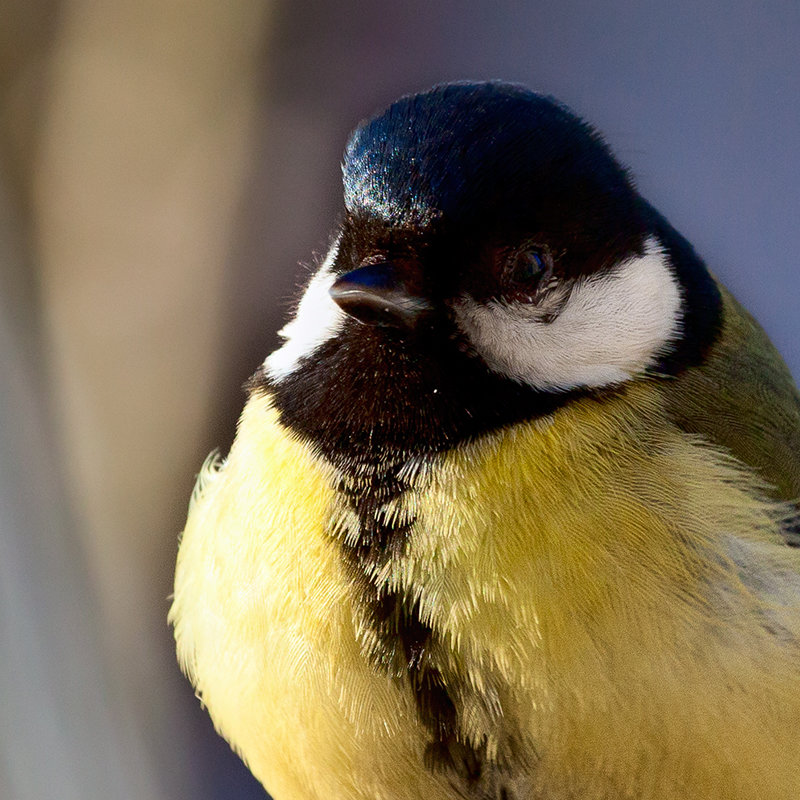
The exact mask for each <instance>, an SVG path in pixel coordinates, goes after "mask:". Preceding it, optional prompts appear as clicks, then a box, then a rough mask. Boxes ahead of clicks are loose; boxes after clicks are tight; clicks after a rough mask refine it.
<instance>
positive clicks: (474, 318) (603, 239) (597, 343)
mask: <svg viewBox="0 0 800 800" xmlns="http://www.w3.org/2000/svg"><path fill="white" fill-rule="evenodd" d="M343 186H344V207H345V214H344V217H343V219H342V222H341V224H340V226H339V229H338V231H337V232H336V235H335V237H334V243H333V245H332V247H331V249H330V252H329V253H328V255H327V257H326V259H325V260H324V262H323V263H322V265H321V267H320V268H319V270H318V271H317V273H316V274H315V276H314V277H313V279H312V280H311V283H310V284H309V286H308V288H307V290H306V292H305V294H304V295H303V297H302V299H301V301H300V303H299V306H298V309H297V313H296V316H295V318H294V319H293V320H292V321H291V322H290V323H289V324H288V325H287V326H286V327H285V328H284V330H283V331H282V334H283V336H284V338H285V340H286V341H285V343H284V345H283V346H282V347H281V348H280V349H279V350H277V351H276V352H275V353H273V354H272V355H271V356H269V358H267V360H266V362H265V365H264V367H263V369H262V371H261V372H260V373H258V374H257V376H256V379H255V381H254V386H255V387H256V388H264V389H266V390H268V391H270V392H271V393H272V394H273V396H274V402H275V403H276V405H277V407H278V409H279V411H280V413H281V416H282V420H283V421H284V423H285V424H287V425H289V426H290V427H292V428H293V429H294V430H295V431H297V432H298V433H299V434H300V435H303V436H306V437H308V438H309V439H310V440H311V441H312V442H313V443H314V444H315V445H316V446H317V447H318V448H319V450H320V451H321V452H323V453H325V454H326V455H336V454H341V453H348V454H350V455H354V456H356V457H361V458H370V457H371V455H372V456H375V455H376V454H382V455H381V457H385V454H386V453H388V452H392V453H399V454H401V456H403V455H407V454H409V453H414V452H419V451H420V450H423V451H424V450H429V451H438V450H442V449H446V448H447V447H450V446H453V445H454V444H456V443H458V442H459V441H462V440H464V439H468V438H471V437H475V436H479V435H480V434H482V433H484V432H486V431H488V430H492V429H496V428H498V427H502V426H504V425H508V424H512V423H514V422H518V421H520V420H524V419H532V418H537V417H541V416H543V415H546V414H550V413H552V412H554V411H555V410H556V409H558V408H559V407H560V406H561V405H563V404H564V403H567V402H572V401H574V400H575V399H576V398H578V397H585V396H587V395H593V396H599V395H602V393H603V392H609V391H614V390H615V389H616V388H618V387H620V386H622V385H623V384H625V383H626V382H628V381H632V380H643V379H652V378H653V377H654V376H661V375H666V374H670V373H674V372H675V371H678V370H680V369H683V368H685V367H686V366H687V365H691V364H692V363H694V362H696V361H697V360H698V359H700V358H701V357H702V353H703V352H704V349H705V348H707V347H708V345H709V344H710V340H711V339H712V338H713V335H714V331H715V329H716V325H717V321H716V315H717V313H718V306H719V294H718V290H717V288H716V284H715V283H714V281H713V279H712V278H711V277H710V276H709V275H708V273H707V272H706V270H705V267H704V266H703V264H702V262H701V261H700V260H699V258H697V256H696V255H695V254H694V252H693V251H692V249H691V247H690V246H689V245H688V243H686V241H685V240H683V239H682V237H680V235H679V234H678V233H677V232H676V231H674V229H672V228H671V227H670V226H669V224H668V223H667V222H666V221H665V220H664V219H663V218H662V217H661V216H660V215H659V214H658V213H657V212H656V211H655V210H654V209H653V208H652V207H651V206H649V204H647V203H646V202H645V201H644V200H643V199H642V198H641V197H640V195H639V194H638V192H637V191H636V189H635V187H634V185H633V183H632V181H631V179H630V177H629V175H628V173H627V171H626V170H625V169H624V168H623V167H622V166H621V165H620V164H619V163H618V162H617V161H616V159H615V158H614V156H613V155H612V153H611V151H610V149H609V148H608V146H607V145H606V144H605V142H604V141H603V139H602V138H601V136H600V135H599V134H598V133H597V132H596V131H595V130H594V129H593V128H592V127H590V126H589V125H588V124H586V123H585V122H583V121H582V120H581V119H580V118H579V117H577V116H576V115H575V114H573V113H572V112H571V111H570V110H569V109H567V108H566V107H565V106H563V105H562V104H561V103H559V102H558V101H556V100H554V99H553V98H550V97H546V96H542V95H539V94H536V93H534V92H531V91H529V90H527V89H524V88H521V87H519V86H515V85H509V84H503V83H497V82H489V83H456V84H447V85H443V86H439V87H435V88H434V89H432V90H430V91H428V92H425V93H422V94H416V95H410V96H408V97H404V98H401V99H400V100H398V101H397V102H396V103H394V104H392V105H391V106H389V108H388V109H386V110H385V111H384V112H383V113H381V114H379V115H378V116H376V117H374V118H373V119H371V120H368V121H366V122H364V123H362V124H361V125H360V126H359V127H358V128H357V129H356V131H355V132H354V133H353V135H352V136H351V138H350V141H349V142H348V144H347V147H346V150H345V155H344V162H343Z"/></svg>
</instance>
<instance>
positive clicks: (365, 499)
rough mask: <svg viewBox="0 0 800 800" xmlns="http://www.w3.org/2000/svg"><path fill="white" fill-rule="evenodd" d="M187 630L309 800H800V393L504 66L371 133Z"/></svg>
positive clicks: (206, 665)
mask: <svg viewBox="0 0 800 800" xmlns="http://www.w3.org/2000/svg"><path fill="white" fill-rule="evenodd" d="M343 176H344V180H343V185H344V213H343V217H342V220H341V223H340V224H339V226H338V228H337V231H336V233H335V236H334V237H333V239H332V245H331V247H330V250H329V252H328V253H327V256H326V257H325V258H324V261H322V263H321V264H320V266H319V268H318V269H317V271H316V274H314V276H313V278H312V279H311V281H310V283H309V284H308V287H307V288H306V290H305V292H304V294H303V295H302V298H301V300H300V302H299V305H298V306H297V310H296V314H295V315H294V318H293V319H292V321H291V322H289V324H288V325H286V327H285V328H284V329H283V331H282V335H283V338H284V339H285V343H284V344H283V345H282V346H281V347H280V349H278V350H277V351H276V352H274V353H272V355H270V356H269V357H268V358H267V359H266V361H265V363H264V365H263V366H262V367H261V368H260V369H259V370H258V371H257V372H256V374H255V376H254V377H253V378H252V379H251V381H250V383H249V399H248V402H247V404H246V406H245V408H244V411H243V413H242V417H241V420H240V426H239V429H238V434H237V437H236V440H235V442H234V444H233V447H232V449H231V451H230V454H229V455H228V457H227V458H226V459H224V460H219V459H211V460H209V461H208V462H207V463H206V465H205V466H204V467H203V470H202V472H201V474H200V476H199V479H198V482H197V486H196V489H195V492H194V495H193V497H192V500H191V506H190V510H189V517H188V521H187V523H186V528H185V531H184V533H183V538H182V542H181V545H180V552H179V556H178V565H177V572H176V578H175V595H174V604H173V607H172V611H171V621H172V623H173V625H174V627H175V636H176V639H177V646H178V656H179V659H180V663H181V665H182V667H183V669H184V670H185V672H186V673H187V675H188V676H189V677H190V679H191V681H192V682H193V684H194V686H195V687H196V690H197V693H198V695H199V697H200V698H201V699H202V702H203V703H204V704H205V706H206V707H207V708H208V711H209V713H210V714H211V717H212V718H213V720H214V722H215V724H216V726H217V728H218V730H219V732H220V733H221V734H222V735H223V736H224V737H225V738H226V739H227V740H228V741H229V742H230V743H231V745H232V746H233V747H234V748H235V749H236V751H237V752H239V753H240V754H241V756H242V758H243V759H244V760H245V761H246V762H247V764H248V765H249V767H250V768H251V770H252V771H253V773H254V774H255V775H256V777H257V778H258V779H259V780H260V781H261V782H262V783H263V785H264V786H265V787H266V789H267V790H268V791H269V792H270V793H271V794H272V795H273V796H274V797H275V798H276V800H420V798H425V800H456V798H461V799H462V800H464V799H467V800H573V799H574V800H578V798H580V800H622V799H623V798H624V799H630V800H656V798H658V800H788V799H789V798H797V797H800V744H798V742H800V550H798V549H797V548H794V547H791V546H789V545H790V544H791V543H792V538H793V537H796V535H797V530H798V525H797V524H796V519H797V509H796V506H795V502H794V501H795V500H796V499H797V498H798V497H800V397H799V396H798V392H797V390H796V389H795V386H794V384H793V381H792V378H791V376H790V374H789V371H788V370H787V368H786V366H785V365H784V363H783V361H782V360H781V358H780V356H779V355H778V353H777V352H776V350H775V348H774V347H773V346H772V344H771V343H770V341H769V340H768V338H767V336H766V335H765V333H764V332H763V331H762V329H761V328H760V327H759V326H758V324H757V323H756V322H755V321H754V320H753V319H752V317H750V316H749V315H748V313H747V312H746V311H745V310H744V309H743V308H742V307H741V306H740V305H739V304H738V303H737V301H736V300H735V299H734V298H733V297H732V296H731V294H730V293H729V292H728V291H727V290H726V289H725V288H724V287H723V286H722V285H721V284H720V283H719V282H718V281H717V280H716V279H715V278H714V277H713V276H712V275H711V274H710V273H709V271H708V270H707V268H706V266H705V265H704V263H703V261H702V260H701V259H700V257H699V256H698V255H697V253H696V252H695V251H694V250H693V248H692V246H691V245H690V244H689V243H688V242H687V241H686V240H685V239H684V238H683V237H682V236H681V235H680V233H678V232H677V231H676V230H675V229H674V228H673V227H672V226H671V225H670V224H669V223H668V222H667V220H666V219H664V217H662V216H661V215H660V214H659V213H658V212H657V211H656V210H655V209H654V208H653V207H652V206H651V205H649V204H648V203H647V202H646V201H645V200H644V199H643V198H642V197H641V196H640V194H639V193H638V192H637V190H636V188H635V187H634V185H633V183H632V179H631V177H630V176H629V174H628V173H627V172H626V170H625V169H624V168H623V167H622V166H621V165H620V164H619V163H618V161H617V160H616V159H615V157H614V156H613V155H612V153H611V151H610V150H609V147H608V146H607V145H606V143H605V142H604V140H603V139H602V138H601V136H600V135H599V134H598V132H597V131H596V130H594V129H593V128H592V127H591V126H590V125H588V124H587V123H586V122H584V121H582V120H581V119H580V118H578V117H577V116H576V115H575V114H574V113H572V112H571V111H570V110H569V109H568V108H566V107H565V106H564V105H562V104H561V103H559V102H558V101H556V100H554V99H553V98H551V97H546V96H543V95H540V94H536V93H533V92H531V91H529V90H527V89H525V88H522V87H519V86H516V85H509V84H505V83H499V82H489V83H454V84H447V85H441V86H437V87H435V88H433V89H432V90H430V91H427V92H424V93H422V94H416V95H411V96H407V97H403V98H401V99H400V100H398V101H397V102H395V103H394V104H393V105H391V106H390V107H389V108H388V109H386V110H385V111H383V112H382V113H381V114H379V115H378V116H376V117H374V118H373V119H371V120H369V121H367V122H364V123H362V124H361V125H360V126H359V127H358V128H357V129H356V131H355V132H354V133H353V135H352V136H351V138H350V140H349V142H348V144H347V147H346V151H345V155H344V163H343Z"/></svg>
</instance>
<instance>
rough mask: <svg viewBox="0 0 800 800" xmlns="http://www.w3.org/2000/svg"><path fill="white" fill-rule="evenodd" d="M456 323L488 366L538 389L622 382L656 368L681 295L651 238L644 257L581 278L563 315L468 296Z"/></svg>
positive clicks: (675, 325) (676, 323)
mask: <svg viewBox="0 0 800 800" xmlns="http://www.w3.org/2000/svg"><path fill="white" fill-rule="evenodd" d="M453 310H454V312H455V314H456V319H457V321H458V324H459V327H460V328H461V329H462V330H463V331H464V332H465V333H466V335H467V336H468V338H469V340H470V342H471V344H472V346H473V347H474V348H475V350H476V351H477V353H478V354H479V355H480V356H481V357H482V358H483V360H484V361H485V362H486V364H487V365H488V366H489V368H490V369H492V370H494V371H495V372H498V373H500V374H502V375H505V376H507V377H509V378H513V379H514V380H518V381H520V382H522V383H526V384H529V385H530V386H534V387H536V388H539V389H550V390H552V389H557V390H559V389H560V390H564V389H572V388H576V387H600V386H608V385H612V384H616V383H622V382H623V381H626V380H628V379H629V378H631V377H632V376H634V375H637V374H641V373H642V372H643V371H645V370H646V369H647V368H648V367H650V366H653V365H654V364H655V363H656V361H657V360H658V358H659V356H661V355H663V354H664V353H665V352H666V350H667V348H668V345H669V344H670V343H671V342H673V341H674V340H675V339H676V337H677V336H678V335H679V333H680V330H681V295H680V290H679V288H678V283H677V280H676V279H675V276H674V275H673V274H672V271H671V270H670V267H669V264H668V261H667V256H666V255H665V254H664V252H663V250H662V248H661V246H660V244H659V243H658V241H657V240H656V239H654V238H651V239H649V240H648V241H647V243H646V248H645V254H644V255H643V256H636V257H634V258H630V259H628V260H626V261H623V262H620V263H619V264H617V265H616V266H615V267H614V268H613V269H611V270H609V271H608V272H606V273H604V274H601V275H598V276H596V277H591V278H587V279H584V280H580V281H577V282H576V283H575V284H574V285H573V286H572V288H571V291H570V292H569V296H568V298H567V299H566V302H564V304H563V307H562V308H561V311H560V313H559V314H558V315H557V316H556V317H555V318H554V319H552V321H547V320H545V319H543V318H542V317H543V315H542V308H541V307H537V306H536V305H535V304H533V303H531V304H527V303H523V302H502V301H495V300H492V301H490V302H488V303H485V304H481V303H478V302H476V301H475V300H473V299H472V298H471V297H469V296H467V297H464V298H462V299H461V300H459V301H458V302H457V303H456V304H455V305H454V307H453Z"/></svg>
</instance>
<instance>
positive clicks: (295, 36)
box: [0, 0, 800, 800]
mask: <svg viewBox="0 0 800 800" xmlns="http://www.w3.org/2000/svg"><path fill="white" fill-rule="evenodd" d="M799 43H800V4H799V3H797V2H778V1H777V0H776V1H773V2H766V3H764V2H761V3H755V2H745V1H744V0H734V1H733V2H724V3H723V2H719V3H714V2H673V3H663V2H641V3H633V2H619V1H616V2H613V1H612V2H605V3H596V2H575V0H561V2H531V3H512V2H491V3H489V2H472V3H456V2H452V1H451V0H447V1H445V2H438V3H431V2H421V1H420V0H413V1H412V2H384V1H383V0H376V2H371V3H368V2H346V1H345V0H335V1H332V2H304V1H302V0H300V1H298V0H295V2H289V1H288V0H286V2H275V3H267V2H264V1H263V0H231V2H230V3H218V2H217V0H195V2H192V3H189V2H187V3H184V4H182V3H179V2H176V3H171V4H163V3H160V2H155V0H136V2H130V1H127V2H125V1H123V0H120V2H118V3H114V2H110V3H106V4H97V3H93V2H91V0H65V1H64V2H45V1H41V2H27V0H9V2H8V3H7V4H5V5H4V7H3V8H2V10H0V291H2V295H0V323H2V325H1V326H0V369H1V370H2V376H3V380H2V382H0V395H1V396H0V442H1V443H2V449H1V450H0V652H2V653H3V658H2V659H1V660H0V702H1V703H2V708H3V713H2V714H1V715H0V795H2V796H3V797H9V798H14V800H17V799H19V800H29V799H30V800H42V798H45V797H59V798H62V797H63V798H71V797H75V798H86V797H105V798H145V799H146V800H149V798H153V800H160V799H161V798H173V799H174V798H183V797H187V798H189V797H191V798H194V800H211V798H215V799H216V798H219V800H222V799H223V798H225V799H226V800H232V799H233V798H251V797H252V798H255V797H263V792H262V791H261V790H260V789H259V788H258V787H257V786H256V785H255V784H254V782H253V781H252V779H251V778H250V777H249V775H248V774H247V773H246V771H245V770H244V769H243V767H241V765H240V764H239V762H238V760H237V759H236V758H235V757H234V756H233V755H231V754H230V753H229V751H228V749H227V746H226V745H225V744H224V743H223V742H222V741H221V740H219V739H218V738H217V737H216V736H215V734H214V733H213V731H212V729H211V725H210V723H209V721H208V720H207V718H206V717H205V715H204V713H203V712H202V711H201V710H200V709H199V705H198V703H197V702H196V701H195V699H194V698H193V697H192V693H191V689H190V687H189V686H188V684H187V683H186V682H185V681H184V680H183V679H182V678H181V676H180V675H179V674H178V671H177V667H176V666H175V664H174V658H173V655H172V643H171V640H170V632H169V630H168V629H167V627H166V624H165V622H164V617H165V614H166V609H167V607H168V601H167V599H166V598H167V595H168V593H169V591H170V583H171V573H172V568H173V564H174V557H175V549H176V537H177V532H178V531H179V530H180V527H181V525H182V521H183V518H184V515H185V507H186V501H187V498H188V495H189V492H190V489H191V484H192V480H193V474H194V471H195V470H196V468H197V467H198V466H199V464H200V463H201V461H202V458H203V456H204V454H205V453H206V452H207V451H208V450H209V449H210V448H211V447H212V446H214V445H217V444H219V445H222V446H223V448H224V447H226V446H227V445H228V444H229V443H230V440H231V438H232V436H233V432H234V426H235V420H236V416H237V414H238V411H239V409H240V407H241V404H242V401H243V395H242V393H241V390H240V388H239V387H240V386H241V384H242V382H243V381H244V380H245V379H246V378H247V376H248V375H249V374H250V373H251V372H252V371H253V370H254V369H255V367H256V366H257V365H258V364H259V363H260V362H261V361H262V360H263V358H264V356H265V355H266V353H267V352H269V351H270V350H271V349H272V348H273V347H274V346H275V344H276V341H277V340H276V337H275V330H276V329H277V328H278V327H279V326H280V324H281V323H282V321H283V320H284V318H285V316H286V313H287V308H288V306H289V300H290V298H291V297H292V295H293V294H294V292H295V289H296V287H297V286H298V284H299V283H301V282H302V281H303V280H304V279H305V275H306V274H307V270H305V269H304V268H303V267H302V266H299V264H300V262H306V263H308V262H309V261H310V260H311V255H312V252H314V251H317V252H319V251H322V250H324V248H325V246H326V244H327V241H328V235H329V232H330V231H331V229H332V225H333V221H334V219H335V217H336V215H337V214H338V213H339V210H340V199H339V193H340V187H339V178H340V176H339V159H340V155H341V150H342V147H343V145H344V142H345V139H346V137H347V134H348V132H349V131H350V129H351V128H352V127H353V126H354V124H355V123H356V122H357V121H358V120H359V119H361V118H363V117H365V116H368V115H370V114H371V113H373V112H374V111H376V110H378V109H380V107H381V106H383V105H384V104H386V103H388V102H390V101H391V100H393V99H394V98H395V97H396V96H398V95H399V94H402V93H406V92H412V91H418V90H421V89H424V88H426V87H428V86H430V85H432V84H433V83H437V82H441V81H444V80H450V79H464V78H472V79H480V78H502V79H505V80H511V81H519V82H522V83H525V84H527V85H529V86H531V87H532V88H535V89H538V90H541V91H544V92H547V93H550V94H553V95H556V96H557V97H559V98H560V99H562V100H563V101H565V102H566V103H568V104H569V105H570V106H572V107H573V108H574V109H575V110H576V111H577V112H578V113H579V114H581V115H583V116H584V117H586V118H587V119H588V120H589V121H591V122H592V123H594V124H595V125H596V126H597V127H598V128H599V129H600V130H601V131H602V132H603V133H604V134H605V135H606V138H607V139H608V141H609V142H610V144H611V146H612V148H613V149H614V150H615V152H616V153H617V154H618V156H619V157H620V158H621V160H622V161H623V162H625V163H626V164H628V165H629V166H630V167H631V168H632V170H633V172H634V174H635V176H636V178H637V180H638V184H639V186H640V188H641V190H642V193H643V194H644V195H645V196H646V197H647V198H648V199H649V200H650V201H651V202H652V203H653V204H654V205H655V206H656V207H657V208H659V209H660V210H661V211H662V212H663V213H664V214H665V215H666V216H667V217H668V218H669V219H670V221H671V222H672V223H673V224H674V225H675V226H676V227H677V228H678V229H679V230H680V231H682V232H683V233H684V235H686V236H687V238H688V239H689V240H690V241H692V243H693V244H694V245H695V247H696V248H697V249H698V251H699V252H700V253H701V255H703V256H704V257H705V259H706V260H707V263H708V264H709V266H710V267H711V269H712V270H713V271H714V272H715V273H716V274H717V275H718V276H719V277H720V278H721V279H722V280H723V281H724V282H725V283H726V284H727V285H728V286H729V287H730V288H731V289H732V290H733V291H734V292H735V294H737V296H739V298H740V299H741V300H742V301H743V302H744V303H745V304H746V305H747V306H748V308H750V310H751V311H752V312H753V313H754V314H755V316H756V317H757V318H758V319H759V320H760V321H761V323H762V324H763V325H764V327H765V328H766V329H767V331H768V332H769V333H770V335H771V336H772V337H773V339H774V341H775V342H776V344H777V345H778V347H779V349H780V350H781V352H782V353H783V354H784V356H785V358H786V360H787V362H788V364H789V366H790V367H791V369H792V370H793V371H794V373H795V375H799V374H800V349H798V347H797V345H796V340H797V331H798V323H797V314H796V312H795V305H796V298H797V295H798V288H800V275H798V271H797V269H796V267H795V259H796V253H797V252H798V250H800V226H798V223H797V221H798V211H799V210H800V165H799V164H800V162H799V161H798V158H797V147H798V143H800V57H798V47H799Z"/></svg>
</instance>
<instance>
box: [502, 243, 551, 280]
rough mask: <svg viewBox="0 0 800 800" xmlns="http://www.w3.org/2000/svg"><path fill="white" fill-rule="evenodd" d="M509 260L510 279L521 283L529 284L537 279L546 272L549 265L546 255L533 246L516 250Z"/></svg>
mask: <svg viewBox="0 0 800 800" xmlns="http://www.w3.org/2000/svg"><path fill="white" fill-rule="evenodd" d="M509 261H510V264H509V266H510V269H509V273H510V277H511V280H513V281H515V282H516V283H521V284H530V283H531V282H534V281H537V280H538V279H539V278H541V277H542V276H543V275H544V274H545V272H547V269H548V267H549V259H548V258H547V255H546V254H545V253H544V252H543V251H542V250H540V249H538V248H535V247H528V248H525V249H524V250H519V251H517V252H516V253H514V254H513V255H512V256H511V258H510V259H509Z"/></svg>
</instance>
